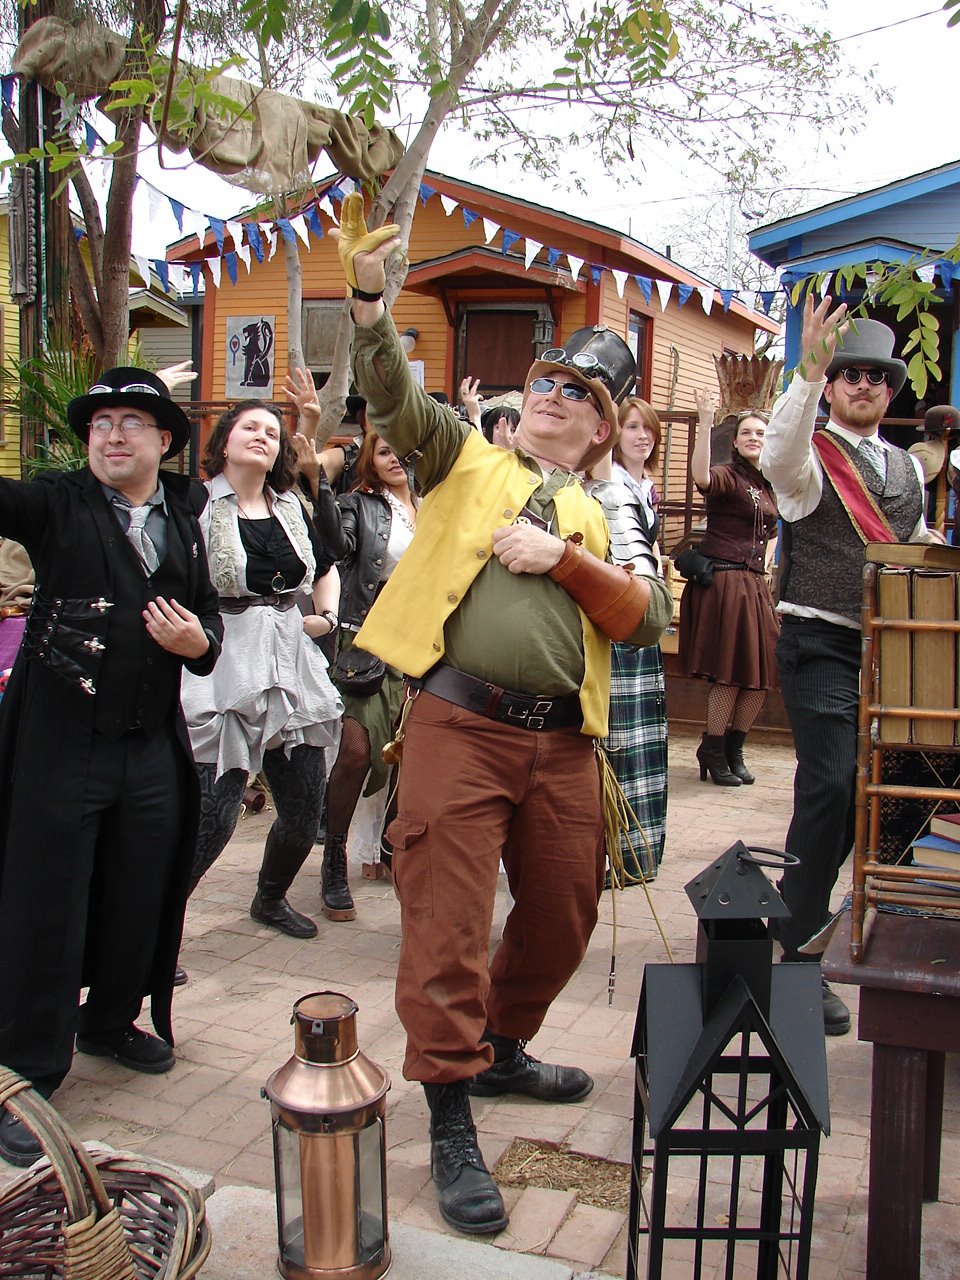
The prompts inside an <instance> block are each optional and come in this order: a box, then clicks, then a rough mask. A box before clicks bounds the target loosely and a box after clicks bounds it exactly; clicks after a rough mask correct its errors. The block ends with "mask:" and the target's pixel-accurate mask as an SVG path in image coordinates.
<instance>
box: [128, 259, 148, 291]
mask: <svg viewBox="0 0 960 1280" xmlns="http://www.w3.org/2000/svg"><path fill="white" fill-rule="evenodd" d="M131 257H132V258H133V260H134V262H135V263H136V264H137V270H138V271H139V272H140V275H141V276H142V277H143V283H144V284H145V285H146V286H147V288H148V289H149V288H150V262H149V260H148V259H147V258H144V257H143V256H142V255H141V254H139V253H134V254H131Z"/></svg>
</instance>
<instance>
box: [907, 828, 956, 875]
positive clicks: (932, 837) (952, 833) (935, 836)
mask: <svg viewBox="0 0 960 1280" xmlns="http://www.w3.org/2000/svg"><path fill="white" fill-rule="evenodd" d="M912 853H913V862H914V866H917V867H929V868H930V869H935V868H945V869H946V870H948V871H958V872H960V813H937V814H934V816H933V817H932V818H931V819H930V832H929V834H928V835H925V836H919V837H918V838H917V839H916V840H914V842H913V845H912ZM951 888H955V889H958V890H960V883H956V882H954V883H952V884H951Z"/></svg>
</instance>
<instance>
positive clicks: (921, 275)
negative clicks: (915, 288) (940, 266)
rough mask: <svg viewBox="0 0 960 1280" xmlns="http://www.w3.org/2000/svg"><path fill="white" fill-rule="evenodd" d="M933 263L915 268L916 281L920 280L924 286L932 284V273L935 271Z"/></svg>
mask: <svg viewBox="0 0 960 1280" xmlns="http://www.w3.org/2000/svg"><path fill="white" fill-rule="evenodd" d="M936 266H937V264H936V263H935V262H925V263H924V264H923V266H920V267H917V279H918V280H922V281H923V282H924V284H933V273H934V271H935V270H936Z"/></svg>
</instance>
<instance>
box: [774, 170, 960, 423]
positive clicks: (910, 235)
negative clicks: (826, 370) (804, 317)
mask: <svg viewBox="0 0 960 1280" xmlns="http://www.w3.org/2000/svg"><path fill="white" fill-rule="evenodd" d="M958 238H960V160H958V161H954V162H952V163H951V164H946V165H941V166H940V167H939V168H937V169H930V170H929V171H928V172H926V173H918V174H914V175H913V176H912V177H909V178H901V179H900V180H899V181H897V182H891V183H888V184H887V185H886V186H883V187H876V188H874V190H872V191H864V192H862V193H861V194H859V195H855V196H848V197H847V198H846V199H843V200H836V201H834V202H833V203H831V204H825V205H821V206H820V207H819V208H817V209H810V210H808V211H807V212H806V213H798V214H794V215H793V216H792V217H790V218H782V219H780V221H779V222H772V223H770V224H769V225H767V226H764V227H759V228H758V229H757V230H756V231H753V232H751V234H750V236H749V244H750V251H751V252H752V253H755V254H756V255H757V257H758V258H761V259H762V260H763V261H764V262H766V263H767V264H768V265H769V266H771V267H775V268H778V269H779V270H780V272H781V281H782V283H783V284H784V285H785V286H786V288H787V289H788V290H790V289H792V287H793V285H794V284H795V283H796V282H797V281H798V280H803V279H804V278H806V277H808V276H812V275H816V274H818V273H819V272H822V271H836V270H838V269H839V268H841V267H845V266H848V265H850V264H851V263H867V264H871V263H877V262H880V263H884V264H887V263H903V262H908V261H909V260H910V259H911V258H913V257H915V256H916V255H917V254H918V253H920V252H923V251H932V252H933V253H937V254H942V253H945V252H946V251H947V250H949V249H951V248H952V247H953V246H954V244H956V242H957V240H958ZM954 268H956V269H957V271H958V275H960V267H957V266H956V264H953V263H946V264H944V266H943V268H942V269H940V268H938V272H937V275H936V278H935V282H936V284H937V286H938V290H937V296H938V303H937V305H936V306H935V307H934V308H933V310H934V314H936V316H937V318H938V320H939V323H940V335H941V338H940V355H941V359H940V366H941V368H942V370H943V381H942V382H941V383H939V384H935V385H931V387H930V388H929V390H928V392H927V402H928V403H929V404H938V403H951V404H955V405H956V404H960V338H958V334H960V309H958V305H957V301H958V294H957V285H956V284H955V283H954V282H953V280H952V274H953V269H954ZM830 292H831V293H834V294H835V293H836V289H835V288H833V289H831V290H830ZM850 300H851V301H856V294H853V295H852V297H851V299H850ZM871 314H872V315H874V316H875V318H876V319H878V320H883V321H884V322H885V323H886V324H889V325H890V326H891V327H892V328H893V329H894V330H896V331H897V347H898V349H899V348H900V347H901V346H902V345H903V342H904V341H905V340H906V334H907V331H908V323H909V322H908V321H905V322H904V323H903V324H901V325H898V324H897V323H896V319H895V315H894V313H893V312H892V311H888V310H884V309H877V310H874V311H873V312H871ZM800 320H801V317H800V312H799V310H798V309H797V308H795V307H793V306H792V305H790V304H789V303H788V314H787V325H786V335H785V338H786V368H787V369H788V370H790V369H792V368H793V367H794V366H795V365H796V364H797V362H798V361H799V359H800V354H801V353H800ZM916 407H917V406H916V401H915V397H914V394H913V392H912V390H911V389H910V387H909V385H908V386H907V387H905V388H904V390H903V391H902V392H901V393H900V395H899V396H898V397H897V398H896V400H895V401H894V403H893V404H892V405H891V408H890V416H891V417H901V418H907V417H914V416H915V410H916Z"/></svg>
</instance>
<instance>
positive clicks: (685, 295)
mask: <svg viewBox="0 0 960 1280" xmlns="http://www.w3.org/2000/svg"><path fill="white" fill-rule="evenodd" d="M692 293H693V285H692V284H678V285H677V306H679V307H685V306H686V305H687V303H688V302H689V301H690V295H691V294H692Z"/></svg>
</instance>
